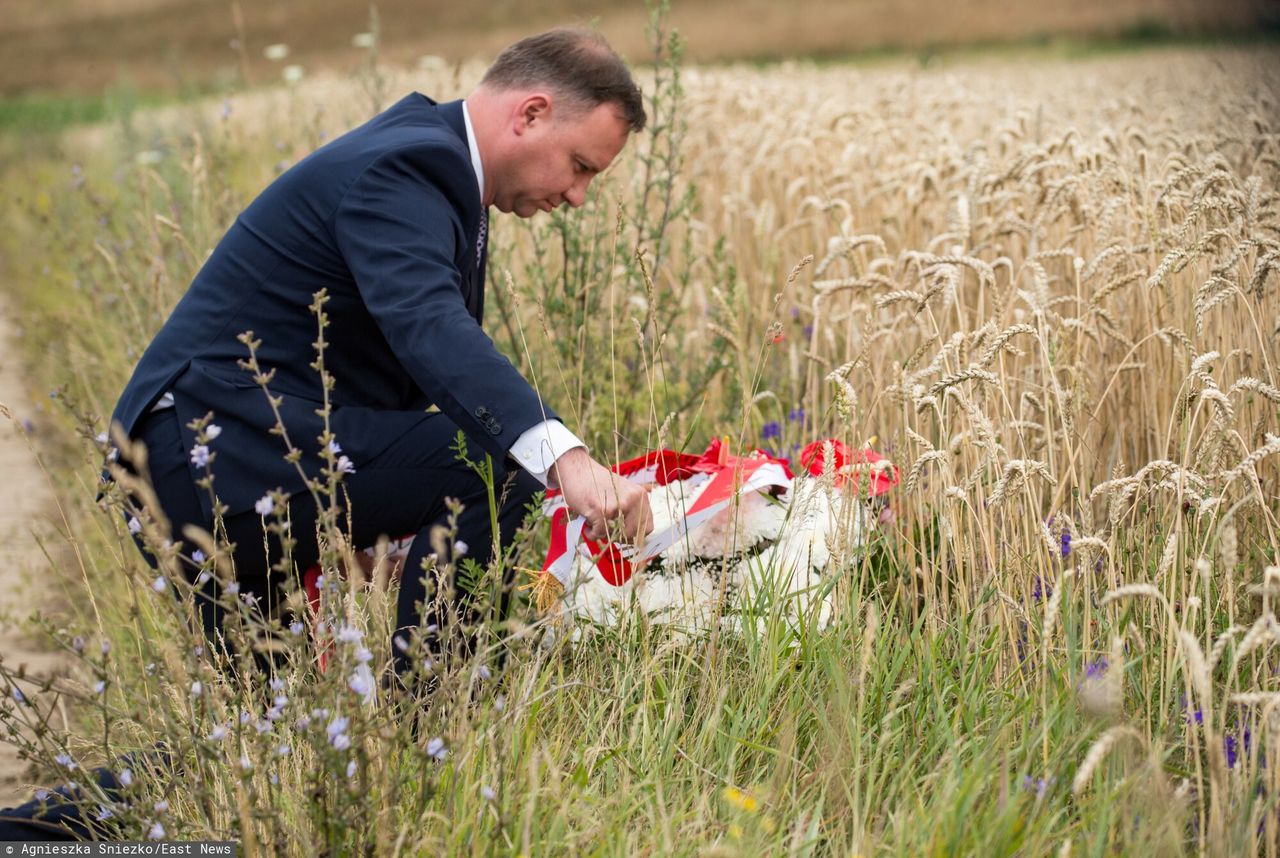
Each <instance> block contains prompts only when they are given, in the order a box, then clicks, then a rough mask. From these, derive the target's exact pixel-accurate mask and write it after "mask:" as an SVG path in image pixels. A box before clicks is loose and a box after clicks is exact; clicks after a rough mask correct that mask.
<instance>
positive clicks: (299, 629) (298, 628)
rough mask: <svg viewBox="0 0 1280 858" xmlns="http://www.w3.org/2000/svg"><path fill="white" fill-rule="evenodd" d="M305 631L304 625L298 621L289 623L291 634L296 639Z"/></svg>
mask: <svg viewBox="0 0 1280 858" xmlns="http://www.w3.org/2000/svg"><path fill="white" fill-rule="evenodd" d="M303 631H305V627H304V626H303V625H302V623H300V622H298V621H297V620H294V621H293V622H292V623H289V634H291V635H293V636H294V637H295V638H296V637H297V636H298V635H300V634H302V633H303Z"/></svg>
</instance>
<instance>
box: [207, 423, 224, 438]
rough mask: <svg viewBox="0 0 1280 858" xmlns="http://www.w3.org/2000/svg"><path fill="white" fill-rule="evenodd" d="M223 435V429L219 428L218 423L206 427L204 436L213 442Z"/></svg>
mask: <svg viewBox="0 0 1280 858" xmlns="http://www.w3.org/2000/svg"><path fill="white" fill-rule="evenodd" d="M221 434H222V427H221V426H219V425H218V424H217V423H210V424H209V425H208V426H206V427H204V436H205V437H206V438H208V439H209V440H210V441H212V440H213V439H214V438H217V437H218V436H219V435H221Z"/></svg>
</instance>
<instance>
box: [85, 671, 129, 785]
mask: <svg viewBox="0 0 1280 858" xmlns="http://www.w3.org/2000/svg"><path fill="white" fill-rule="evenodd" d="M106 690H107V683H106V682H104V681H103V680H101V679H99V680H98V681H97V682H95V683H94V684H93V693H94V694H101V693H102V692H104V691H106ZM126 786H128V784H126Z"/></svg>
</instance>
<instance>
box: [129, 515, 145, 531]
mask: <svg viewBox="0 0 1280 858" xmlns="http://www.w3.org/2000/svg"><path fill="white" fill-rule="evenodd" d="M129 532H130V533H132V534H133V535H134V536H137V535H138V534H139V533H142V522H140V521H138V517H137V516H136V515H131V516H129Z"/></svg>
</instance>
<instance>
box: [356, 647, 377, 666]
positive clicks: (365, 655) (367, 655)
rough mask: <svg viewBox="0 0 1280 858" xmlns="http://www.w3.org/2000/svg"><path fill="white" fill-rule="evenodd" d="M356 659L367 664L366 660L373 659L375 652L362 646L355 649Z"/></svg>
mask: <svg viewBox="0 0 1280 858" xmlns="http://www.w3.org/2000/svg"><path fill="white" fill-rule="evenodd" d="M355 660H356V661H358V662H360V663H361V664H365V663H366V662H369V661H372V660H373V653H371V652H369V648H368V647H363V646H362V647H360V648H359V649H357V650H356V651H355Z"/></svg>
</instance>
